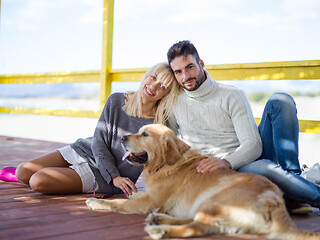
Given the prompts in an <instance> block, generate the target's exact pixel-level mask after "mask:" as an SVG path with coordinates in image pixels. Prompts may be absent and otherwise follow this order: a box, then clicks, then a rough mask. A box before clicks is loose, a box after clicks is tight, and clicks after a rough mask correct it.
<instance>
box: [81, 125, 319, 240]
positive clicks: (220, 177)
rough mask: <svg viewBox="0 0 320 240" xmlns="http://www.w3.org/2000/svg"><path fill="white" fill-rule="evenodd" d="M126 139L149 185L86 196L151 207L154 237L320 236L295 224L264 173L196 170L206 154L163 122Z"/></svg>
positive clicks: (115, 205) (149, 226) (124, 206)
mask: <svg viewBox="0 0 320 240" xmlns="http://www.w3.org/2000/svg"><path fill="white" fill-rule="evenodd" d="M123 144H124V146H125V147H126V148H127V150H129V151H131V152H132V154H131V156H129V157H128V160H129V161H131V162H132V163H134V164H140V165H143V166H144V179H145V183H146V187H147V191H146V192H139V193H137V194H134V195H133V197H132V198H130V199H113V200H105V199H95V198H90V199H88V200H87V201H86V204H87V206H88V207H89V208H90V209H107V210H109V211H113V212H120V213H127V214H148V213H150V211H153V213H150V214H149V215H148V217H147V219H146V227H145V230H146V231H147V232H148V233H149V235H150V236H151V237H152V238H154V239H159V238H163V237H192V236H202V235H205V234H210V233H251V234H262V235H265V236H266V237H268V238H270V239H290V240H294V239H301V240H302V239H303V240H305V239H320V234H317V233H311V232H307V231H300V230H297V229H296V227H295V225H294V223H293V222H292V221H291V218H290V216H289V214H288V212H287V210H286V207H285V204H284V200H283V198H282V193H281V191H280V190H279V188H278V187H277V186H276V185H274V184H273V183H271V182H270V181H269V180H268V179H266V178H265V177H262V176H259V175H255V174H248V173H238V172H236V171H233V170H229V169H219V170H216V171H213V172H211V173H204V174H202V173H198V172H197V171H196V166H197V164H198V162H199V161H200V160H201V159H204V158H205V157H206V156H203V155H201V154H199V153H198V152H197V151H194V150H189V148H190V147H189V146H188V145H187V144H185V143H184V142H183V141H181V140H180V139H178V138H177V137H176V136H175V135H174V133H173V132H172V131H171V130H170V129H169V128H167V127H165V126H163V125H158V124H151V125H146V126H144V127H142V128H141V129H140V131H139V133H137V134H132V135H128V136H126V137H124V138H123ZM135 155H137V156H138V159H139V160H135V159H136V158H135V157H134V156H135ZM136 161H137V162H138V163H137V162H136Z"/></svg>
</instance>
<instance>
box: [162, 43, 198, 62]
mask: <svg viewBox="0 0 320 240" xmlns="http://www.w3.org/2000/svg"><path fill="white" fill-rule="evenodd" d="M188 55H192V56H193V57H194V58H195V60H196V61H197V62H199V60H200V57H199V54H198V51H197V49H196V48H195V46H194V45H193V44H192V43H191V42H190V41H189V40H184V41H180V42H177V43H175V44H173V45H172V47H170V48H169V50H168V53H167V58H168V63H169V64H170V63H171V61H172V60H173V59H175V58H176V57H180V56H188Z"/></svg>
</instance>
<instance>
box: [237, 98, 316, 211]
mask: <svg viewBox="0 0 320 240" xmlns="http://www.w3.org/2000/svg"><path fill="white" fill-rule="evenodd" d="M259 132H260V136H261V140H262V144H263V152H262V155H261V156H260V158H258V159H257V160H256V161H254V162H252V163H249V164H247V165H245V166H243V167H241V168H239V169H238V171H239V172H250V173H255V174H260V175H263V176H265V177H267V178H268V179H269V180H271V181H272V182H273V183H275V184H276V185H278V186H279V187H280V188H281V190H282V191H283V192H284V195H285V197H287V198H289V199H292V200H296V201H301V202H306V203H309V204H310V205H312V206H314V207H318V208H320V186H318V185H317V184H315V183H312V182H310V181H308V180H306V179H304V178H302V177H301V176H300V174H301V169H300V164H299V159H298V138H299V123H298V118H297V109H296V105H295V102H294V100H293V98H292V97H291V96H290V95H288V94H286V93H276V94H273V95H272V96H271V97H270V99H269V100H268V102H267V104H266V106H265V109H264V112H263V115H262V119H261V122H260V124H259Z"/></svg>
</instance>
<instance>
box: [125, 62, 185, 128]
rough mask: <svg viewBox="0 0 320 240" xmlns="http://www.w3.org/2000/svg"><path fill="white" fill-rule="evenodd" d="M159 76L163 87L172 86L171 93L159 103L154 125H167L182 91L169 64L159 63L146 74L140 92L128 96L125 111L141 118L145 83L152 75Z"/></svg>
mask: <svg viewBox="0 0 320 240" xmlns="http://www.w3.org/2000/svg"><path fill="white" fill-rule="evenodd" d="M153 74H157V78H158V79H163V84H162V85H163V86H164V87H166V88H167V87H169V86H170V85H171V84H172V88H171V90H170V92H169V93H168V94H167V95H165V96H164V97H163V98H162V99H160V100H159V101H158V102H157V111H156V114H155V118H154V123H161V124H166V121H167V120H168V118H169V116H170V114H171V112H172V108H173V105H174V103H175V101H176V99H177V97H178V95H179V93H180V91H181V89H180V86H179V84H178V82H177V81H176V79H175V77H174V74H173V72H172V70H171V68H170V66H169V65H168V64H167V63H158V64H156V65H154V66H152V67H151V68H149V69H148V71H147V72H146V73H145V74H144V76H143V78H142V80H141V83H140V87H139V89H138V91H136V92H131V93H128V94H127V95H126V103H125V105H124V106H123V110H125V111H126V113H127V114H128V115H130V116H133V117H141V114H142V105H141V91H142V86H143V83H144V81H145V80H146V78H147V77H149V76H150V75H153Z"/></svg>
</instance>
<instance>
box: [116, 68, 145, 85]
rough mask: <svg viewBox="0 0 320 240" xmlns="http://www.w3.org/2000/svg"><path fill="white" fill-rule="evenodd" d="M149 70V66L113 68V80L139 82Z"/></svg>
mask: <svg viewBox="0 0 320 240" xmlns="http://www.w3.org/2000/svg"><path fill="white" fill-rule="evenodd" d="M147 70H148V69H147V68H134V69H113V70H111V76H112V81H113V82H139V81H141V79H142V77H143V75H144V74H145V73H146V71H147Z"/></svg>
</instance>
